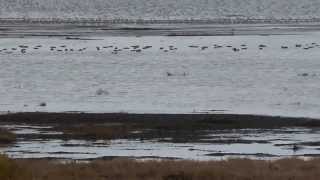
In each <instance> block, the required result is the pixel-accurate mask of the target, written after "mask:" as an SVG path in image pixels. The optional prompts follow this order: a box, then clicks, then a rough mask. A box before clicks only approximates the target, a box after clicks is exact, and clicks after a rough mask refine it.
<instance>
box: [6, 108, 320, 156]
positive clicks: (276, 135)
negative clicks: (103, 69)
mask: <svg viewBox="0 0 320 180" xmlns="http://www.w3.org/2000/svg"><path fill="white" fill-rule="evenodd" d="M0 127H2V128H6V129H8V130H9V131H11V132H14V133H15V134H16V137H17V140H16V143H14V144H13V145H12V146H9V147H8V148H4V149H3V150H2V151H3V152H4V153H5V154H9V155H10V156H11V157H15V158H18V159H19V158H21V157H22V158H31V159H32V158H36V159H37V158H40V159H43V158H44V159H46V158H53V159H82V160H93V159H101V158H102V159H109V158H110V157H127V158H133V159H140V158H141V159H167V158H173V159H189V158H190V159H197V158H200V159H204V160H207V159H209V160H210V159H215V158H221V157H253V158H265V159H272V158H282V157H318V156H319V154H320V153H319V151H318V149H320V145H319V144H320V142H319V141H318V136H319V135H318V133H319V130H320V121H319V120H317V119H310V118H289V117H279V116H277V117H271V116H256V115H235V114H126V113H75V112H73V113H44V112H28V113H14V114H3V115H0ZM265 148H267V149H265ZM169 149H170V150H169ZM254 149H255V150H254ZM268 149H269V150H268ZM167 153H169V154H167ZM181 153H184V154H185V155H183V154H181ZM190 154H191V155H190Z"/></svg>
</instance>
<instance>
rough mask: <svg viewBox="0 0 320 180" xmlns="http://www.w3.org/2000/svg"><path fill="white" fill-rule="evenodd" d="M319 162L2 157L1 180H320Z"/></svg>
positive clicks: (0, 165)
mask: <svg viewBox="0 0 320 180" xmlns="http://www.w3.org/2000/svg"><path fill="white" fill-rule="evenodd" d="M319 177H320V159H313V160H309V161H303V160H299V159H283V160H278V161H272V162H271V161H262V160H247V159H234V160H227V161H210V162H197V161H144V162H141V161H135V160H128V159H116V160H111V161H102V160H100V161H93V162H90V163H67V164H62V163H57V162H54V161H48V160H12V159H9V158H7V157H5V156H1V157H0V179H1V180H22V179H23V180H109V179H110V180H139V179H148V180H318V179H319Z"/></svg>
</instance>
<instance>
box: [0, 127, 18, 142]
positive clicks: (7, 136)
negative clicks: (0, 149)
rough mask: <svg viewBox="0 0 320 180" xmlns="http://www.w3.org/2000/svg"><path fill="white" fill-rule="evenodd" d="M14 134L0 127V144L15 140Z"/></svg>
mask: <svg viewBox="0 0 320 180" xmlns="http://www.w3.org/2000/svg"><path fill="white" fill-rule="evenodd" d="M15 140H16V135H15V134H14V133H12V132H10V131H8V130H7V129H3V128H0V146H1V145H7V144H11V143H13V142H15Z"/></svg>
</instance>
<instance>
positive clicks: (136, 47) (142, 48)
mask: <svg viewBox="0 0 320 180" xmlns="http://www.w3.org/2000/svg"><path fill="white" fill-rule="evenodd" d="M316 47H320V44H317V43H311V44H295V45H294V46H293V48H300V49H304V50H308V49H312V48H316ZM41 48H45V47H44V46H43V45H35V46H28V45H19V46H17V47H12V48H2V49H1V48H0V54H4V53H5V54H12V53H15V52H18V53H21V54H25V53H27V52H29V51H36V50H39V49H41ZM46 48H47V50H49V51H52V52H84V51H86V50H89V48H88V47H84V48H72V47H69V46H67V45H60V46H49V47H46ZM151 48H154V47H153V46H150V45H146V46H144V45H143V46H141V45H132V46H127V47H122V48H120V47H118V46H113V45H109V46H96V47H93V49H92V48H91V50H95V51H104V50H111V53H112V54H118V53H119V52H121V51H131V52H136V53H140V52H142V51H145V50H147V49H151ZM188 48H193V49H199V50H201V51H204V50H207V49H209V48H214V49H220V48H229V49H230V50H232V51H234V52H238V51H244V50H247V49H249V46H248V45H246V44H242V45H240V46H237V47H236V46H232V45H218V44H214V45H212V46H199V45H189V46H188ZM256 48H257V49H259V50H263V49H265V48H268V46H267V45H265V44H260V45H258V47H256ZM280 48H281V49H289V48H292V46H290V47H289V46H280ZM159 50H160V51H163V52H170V51H177V50H178V48H177V47H175V46H173V45H169V46H166V47H165V46H163V47H159Z"/></svg>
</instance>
